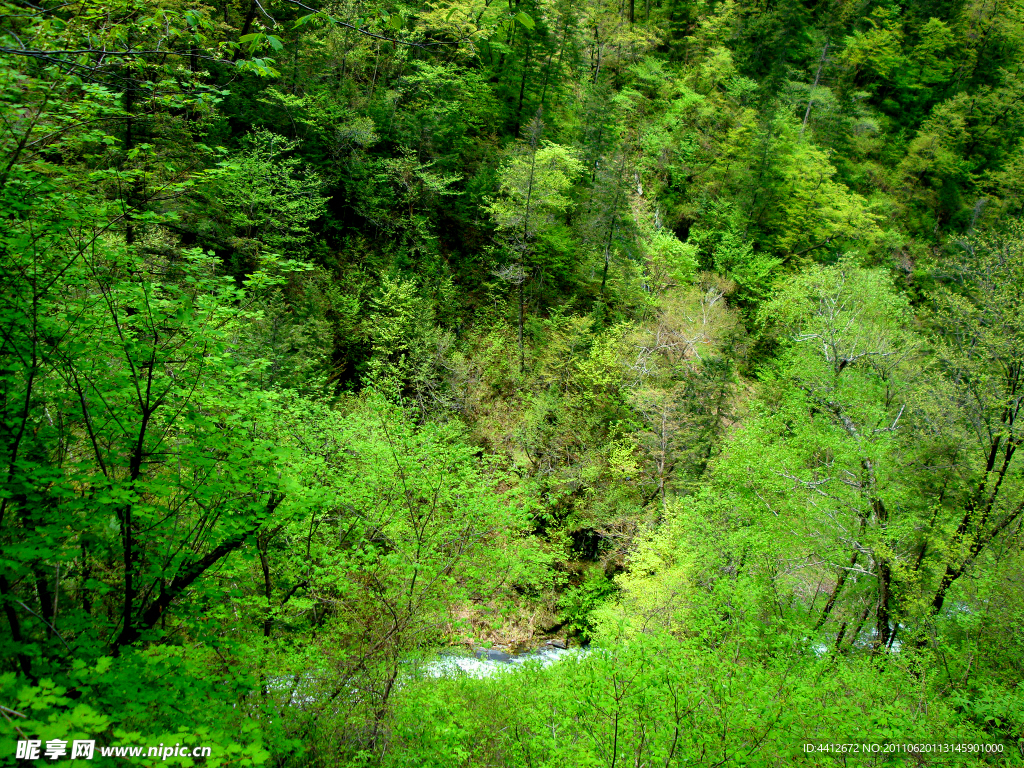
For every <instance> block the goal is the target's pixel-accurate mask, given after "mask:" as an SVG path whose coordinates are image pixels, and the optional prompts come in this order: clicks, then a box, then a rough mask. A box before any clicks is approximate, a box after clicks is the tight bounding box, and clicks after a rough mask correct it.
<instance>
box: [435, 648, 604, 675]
mask: <svg viewBox="0 0 1024 768" xmlns="http://www.w3.org/2000/svg"><path fill="white" fill-rule="evenodd" d="M588 653H589V651H588V650H586V649H580V648H553V647H545V648H539V649H537V650H535V651H530V652H528V653H519V654H514V655H510V654H507V653H503V652H502V651H495V650H489V649H486V648H478V649H477V650H476V652H475V653H474V654H473V655H470V654H465V655H463V654H457V653H443V654H441V655H440V656H439V657H438V658H436V659H434V660H432V661H428V662H426V663H423V664H419V665H417V670H416V671H417V672H418V673H419V674H421V675H424V676H425V677H452V676H457V675H467V676H469V677H478V678H479V677H492V676H494V675H498V674H502V673H505V672H510V671H513V670H515V669H516V668H520V667H522V666H523V665H525V664H539V665H540V666H542V667H548V666H550V665H552V664H554V663H556V662H558V661H560V660H561V659H564V658H566V657H572V658H578V657H581V656H585V655H586V654H588Z"/></svg>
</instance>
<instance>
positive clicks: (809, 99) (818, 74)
mask: <svg viewBox="0 0 1024 768" xmlns="http://www.w3.org/2000/svg"><path fill="white" fill-rule="evenodd" d="M828 47H829V42H828V41H827V40H826V41H825V47H824V48H823V49H822V51H821V61H819V62H818V71H817V72H816V73H815V75H814V85H812V86H811V92H810V93H809V94H808V95H807V111H806V112H804V122H803V124H802V125H801V126H800V139H799V141H803V140H804V129H805V128H807V120H808V118H809V117H810V116H811V104H813V103H814V90H815V88H817V87H818V81H819V80H820V79H821V70H822V68H823V67H824V66H825V57H826V56H827V55H828Z"/></svg>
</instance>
